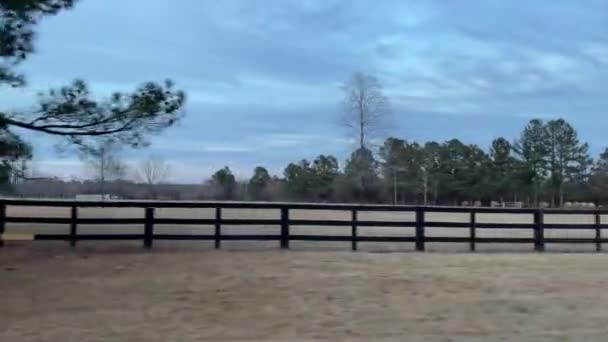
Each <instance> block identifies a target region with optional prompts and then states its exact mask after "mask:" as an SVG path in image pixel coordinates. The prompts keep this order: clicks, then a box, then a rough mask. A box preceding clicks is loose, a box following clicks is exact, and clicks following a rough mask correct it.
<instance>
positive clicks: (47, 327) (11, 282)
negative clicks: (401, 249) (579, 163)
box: [0, 242, 608, 341]
mask: <svg viewBox="0 0 608 342" xmlns="http://www.w3.org/2000/svg"><path fill="white" fill-rule="evenodd" d="M605 268H606V260H605V256H604V255H602V254H555V253H544V254H533V253H527V254H481V253H478V254H469V253H467V254H464V253H457V254H443V253H424V254H423V253H390V254H378V253H359V252H356V253H353V252H317V251H314V252H310V251H309V252H282V251H279V250H268V251H251V250H250V251H224V250H221V251H206V252H185V251H180V252H172V251H159V250H157V249H153V250H151V251H148V252H144V251H142V250H141V249H139V248H138V249H136V250H134V249H133V248H129V247H123V246H115V245H114V246H110V245H104V244H96V245H94V246H84V247H83V246H79V247H78V248H76V249H75V250H71V249H69V248H66V247H65V245H64V244H61V243H55V242H52V243H45V244H42V243H35V244H33V245H30V246H7V247H5V248H3V249H2V250H0V273H1V274H0V293H2V305H0V317H1V318H2V319H0V341H118V340H120V341H202V340H205V341H252V340H253V341H313V340H314V341H320V340H323V341H371V340H374V341H404V340H408V341H418V340H419V341H421V340H425V341H427V340H435V341H498V340H500V341H504V340H534V341H553V340H585V341H593V340H597V341H602V340H604V338H605V336H606V334H608V327H607V326H606V324H605V317H606V315H608V303H607V302H606V301H605V300H603V298H604V297H605V289H606V286H607V285H608V274H606V272H605Z"/></svg>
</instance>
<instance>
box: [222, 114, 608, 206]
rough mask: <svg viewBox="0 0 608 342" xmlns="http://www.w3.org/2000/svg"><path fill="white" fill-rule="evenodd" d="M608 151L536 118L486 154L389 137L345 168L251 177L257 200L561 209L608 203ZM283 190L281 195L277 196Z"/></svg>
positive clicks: (227, 186) (562, 124)
mask: <svg viewBox="0 0 608 342" xmlns="http://www.w3.org/2000/svg"><path fill="white" fill-rule="evenodd" d="M230 175H231V173H230V170H229V169H228V168H224V169H222V170H220V171H218V172H217V173H216V174H215V175H214V177H213V180H212V182H215V184H216V187H217V188H218V189H219V192H218V195H219V196H218V197H221V198H224V199H236V198H235V190H234V189H236V188H238V186H237V184H236V183H237V182H236V180H235V179H234V177H233V176H230ZM607 181H608V149H607V150H606V151H604V152H603V153H601V154H600V155H599V156H598V158H597V159H596V160H593V159H592V158H591V157H590V155H589V146H588V144H587V143H583V142H581V141H580V139H579V137H578V134H577V132H576V130H575V129H574V128H573V127H572V125H570V124H569V123H568V122H566V121H565V120H563V119H556V120H549V121H546V122H543V121H542V120H540V119H534V120H531V121H530V122H529V123H528V124H527V125H526V126H525V128H524V129H523V131H522V132H521V135H520V136H519V137H518V138H517V139H515V140H514V141H509V140H508V139H506V138H503V137H499V138H496V139H494V140H493V141H492V143H491V146H490V148H489V149H488V150H487V151H484V150H483V149H482V148H480V147H479V146H477V145H475V144H466V143H463V142H462V141H460V140H458V139H451V140H448V141H445V142H441V143H439V142H435V141H429V142H425V143H418V142H413V141H407V140H404V139H399V138H394V137H391V138H388V139H386V140H385V141H384V144H383V145H382V146H381V147H380V148H379V149H378V151H377V152H375V153H373V152H372V151H371V150H370V149H368V148H366V147H365V146H363V147H359V148H358V149H357V150H355V151H354V152H353V153H352V154H351V156H350V158H349V159H347V160H346V162H345V163H344V166H343V167H340V166H339V163H338V160H337V159H336V158H335V157H334V156H328V155H319V156H318V157H317V158H315V159H314V160H312V161H309V160H306V159H304V160H301V161H298V162H293V163H290V164H289V165H288V166H287V167H286V168H285V169H284V172H283V177H271V176H270V175H269V173H268V171H267V170H266V169H265V168H264V167H257V168H256V169H255V170H254V174H253V176H252V178H251V179H250V180H249V181H248V182H247V185H248V186H247V188H248V191H247V193H246V196H247V197H248V198H249V199H253V200H274V199H276V198H275V197H276V196H280V197H281V198H288V199H291V200H304V201H331V202H364V203H406V204H436V205H460V204H462V203H463V202H466V203H470V204H472V203H476V202H477V203H481V204H483V205H490V203H491V202H492V201H495V202H499V203H500V202H523V203H525V205H527V206H538V205H539V204H540V203H541V202H545V203H546V205H549V206H553V207H559V206H563V205H564V202H565V201H567V200H569V201H588V202H593V203H596V204H601V203H605V202H607V201H608V191H607V190H608V182H607ZM277 189H279V190H280V192H281V194H280V195H278V194H277Z"/></svg>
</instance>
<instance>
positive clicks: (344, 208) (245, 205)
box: [0, 199, 608, 251]
mask: <svg viewBox="0 0 608 342" xmlns="http://www.w3.org/2000/svg"><path fill="white" fill-rule="evenodd" d="M9 207H11V208H12V207H53V208H66V209H69V210H70V215H69V217H29V216H12V215H8V214H7V208H9ZM83 208H108V211H109V212H111V209H112V208H139V209H141V217H136V218H103V217H100V218H83V217H80V216H79V213H80V212H81V210H80V209H83ZM163 208H180V209H213V210H214V215H212V217H211V218H204V219H199V218H164V217H162V218H161V217H156V210H157V209H163ZM226 209H275V210H277V213H278V217H277V218H275V219H257V218H252V219H249V218H227V217H225V215H224V212H223V211H224V210H226ZM297 210H320V211H338V212H343V213H344V214H345V216H350V219H343V220H339V219H335V220H328V219H316V218H314V217H313V218H311V219H296V218H291V217H292V216H290V214H292V213H293V212H294V211H297ZM367 212H387V213H388V214H389V215H390V214H391V213H392V214H395V213H397V212H402V213H403V212H405V213H411V215H412V217H413V219H410V220H391V221H387V220H368V219H361V214H362V213H367ZM432 213H461V214H468V215H467V216H466V217H467V220H466V221H460V222H450V221H448V222H444V221H433V220H428V219H427V217H428V214H432ZM483 214H528V215H530V217H531V218H533V219H532V220H531V221H532V222H530V223H498V222H481V220H480V215H483ZM546 214H549V215H577V214H578V215H586V216H590V217H593V223H545V222H544V221H545V215H546ZM601 215H608V210H597V209H596V210H585V209H575V210H571V209H568V210H560V209H530V208H522V209H519V208H518V209H509V208H472V207H440V206H400V205H352V204H317V203H266V202H178V201H164V202H163V201H63V200H21V199H0V246H2V245H3V244H4V240H5V235H6V234H5V228H6V225H7V223H18V224H45V225H67V226H68V227H69V232H67V233H65V234H42V233H36V234H31V239H32V240H46V241H48V240H63V241H68V242H69V243H70V245H71V246H76V244H77V241H81V240H82V241H87V240H142V241H143V246H144V247H145V248H148V249H149V248H152V246H153V243H154V241H155V240H184V241H193V240H207V241H213V242H214V246H215V248H216V249H219V248H221V245H222V241H277V242H278V244H279V246H280V248H282V249H288V248H289V247H290V241H332V242H350V244H351V249H352V250H357V249H358V243H359V242H403V243H413V244H414V246H415V249H416V250H418V251H424V250H425V248H426V243H433V242H441V243H463V244H468V246H469V249H470V250H471V251H475V250H476V248H477V245H478V244H480V243H481V244H483V243H507V244H530V245H531V246H533V248H534V250H536V251H544V250H545V245H546V244H547V243H552V244H553V243H563V244H594V245H595V249H596V251H601V248H602V244H603V243H606V242H608V239H605V238H603V237H602V233H601V232H602V229H608V224H602V223H601ZM79 225H137V226H140V227H142V228H143V230H142V232H141V233H139V234H132V233H121V234H116V233H113V234H110V233H108V234H100V233H95V234H88V233H87V234H82V233H79V229H78V227H79ZM156 225H179V226H189V225H205V226H211V227H213V228H214V230H213V233H212V234H195V235H193V234H172V233H158V232H155V226H156ZM223 226H273V227H277V228H278V229H279V233H278V234H223V233H222V227H223ZM292 227H298V228H300V227H349V228H350V234H345V235H322V234H319V235H308V234H300V233H298V234H292V233H291V232H290V228H292ZM366 227H383V228H406V229H410V230H411V231H412V232H413V233H414V235H413V236H370V235H361V234H360V228H366ZM427 228H445V229H453V230H460V231H464V232H466V231H467V230H468V234H466V236H427V235H426V234H425V233H426V229H427ZM497 229H500V230H505V229H506V230H511V229H512V230H523V231H529V232H531V236H530V237H482V236H480V234H479V233H480V232H482V231H484V230H497ZM564 229H567V230H592V231H594V237H592V238H572V237H565V238H563V237H562V238H554V237H545V231H546V230H564Z"/></svg>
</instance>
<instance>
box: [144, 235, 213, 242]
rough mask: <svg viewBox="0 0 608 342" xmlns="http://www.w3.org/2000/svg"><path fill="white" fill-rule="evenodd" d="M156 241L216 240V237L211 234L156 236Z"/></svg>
mask: <svg viewBox="0 0 608 342" xmlns="http://www.w3.org/2000/svg"><path fill="white" fill-rule="evenodd" d="M154 240H174V241H179V240H183V241H190V240H206V241H210V240H214V241H215V240H216V236H215V234H214V235H211V234H200V235H199V234H154Z"/></svg>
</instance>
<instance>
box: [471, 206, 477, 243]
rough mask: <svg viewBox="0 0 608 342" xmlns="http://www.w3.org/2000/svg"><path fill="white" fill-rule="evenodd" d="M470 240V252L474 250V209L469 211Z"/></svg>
mask: <svg viewBox="0 0 608 342" xmlns="http://www.w3.org/2000/svg"><path fill="white" fill-rule="evenodd" d="M470 229H471V241H470V247H471V252H475V238H476V232H475V211H471V226H470Z"/></svg>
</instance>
